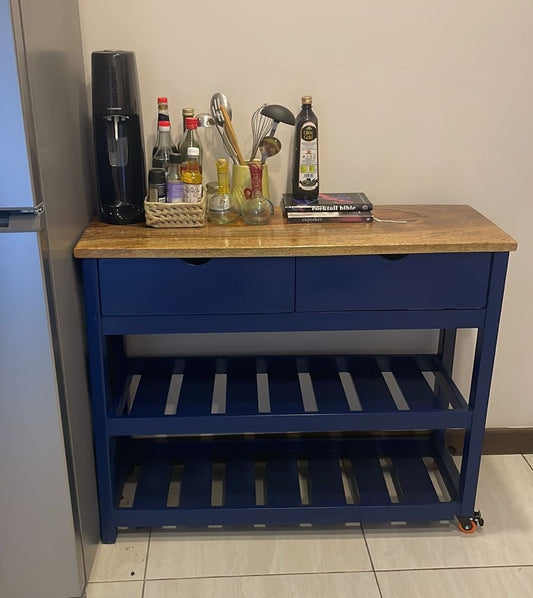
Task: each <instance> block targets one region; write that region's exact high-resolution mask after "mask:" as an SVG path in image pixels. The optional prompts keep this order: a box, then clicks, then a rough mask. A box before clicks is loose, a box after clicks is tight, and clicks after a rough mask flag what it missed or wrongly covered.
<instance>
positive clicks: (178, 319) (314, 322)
mask: <svg viewBox="0 0 533 598" xmlns="http://www.w3.org/2000/svg"><path fill="white" fill-rule="evenodd" d="M483 311H484V310H481V309H457V310H449V311H448V310H445V309H438V310H420V311H416V310H387V311H374V312H371V311H356V312H348V311H346V312H322V313H320V316H319V315H318V314H317V313H303V312H300V313H280V314H260V313H258V314H239V315H234V314H229V315H225V316H224V317H223V318H221V317H220V315H218V314H217V315H213V314H206V315H201V316H195V315H183V316H115V317H113V316H106V317H105V318H103V322H102V326H103V332H104V334H171V333H176V334H177V333H196V332H277V331H279V332H298V331H306V330H417V329H431V328H452V327H456V328H477V327H478V326H479V325H480V324H482V322H483V320H484V313H483Z"/></svg>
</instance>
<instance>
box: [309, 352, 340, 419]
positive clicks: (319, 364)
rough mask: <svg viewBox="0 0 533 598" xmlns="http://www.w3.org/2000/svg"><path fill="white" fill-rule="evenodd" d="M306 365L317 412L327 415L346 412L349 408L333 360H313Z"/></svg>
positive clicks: (328, 358)
mask: <svg viewBox="0 0 533 598" xmlns="http://www.w3.org/2000/svg"><path fill="white" fill-rule="evenodd" d="M308 363H309V372H310V374H311V380H312V382H313V389H314V392H315V398H316V402H317V406H318V410H319V411H320V412H327V413H345V412H348V411H349V406H348V402H347V400H346V394H345V392H344V389H343V386H342V382H341V379H340V378H339V370H338V368H337V365H336V363H335V359H334V358H332V357H325V358H313V359H309V360H308Z"/></svg>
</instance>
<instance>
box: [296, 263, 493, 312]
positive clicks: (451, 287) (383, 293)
mask: <svg viewBox="0 0 533 598" xmlns="http://www.w3.org/2000/svg"><path fill="white" fill-rule="evenodd" d="M491 259H492V258H491V254H490V253H461V254H458V253H437V254H412V255H398V256H379V255H368V256H366V255H365V256H343V257H335V258H328V257H309V258H297V259H296V311H349V310H379V309H445V308H447V309H460V308H480V307H483V306H485V304H486V300H487V289H488V282H489V273H490V265H491Z"/></svg>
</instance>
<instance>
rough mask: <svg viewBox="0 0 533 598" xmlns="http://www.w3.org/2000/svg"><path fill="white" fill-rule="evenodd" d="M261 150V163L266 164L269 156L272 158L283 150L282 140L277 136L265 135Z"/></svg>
mask: <svg viewBox="0 0 533 598" xmlns="http://www.w3.org/2000/svg"><path fill="white" fill-rule="evenodd" d="M259 151H260V152H261V163H262V164H264V163H265V162H266V160H267V158H272V156H275V155H276V154H279V152H280V151H281V141H280V140H279V139H278V138H277V137H270V136H268V135H267V136H266V137H263V140H262V141H261V145H260V146H259Z"/></svg>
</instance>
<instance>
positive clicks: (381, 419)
mask: <svg viewBox="0 0 533 598" xmlns="http://www.w3.org/2000/svg"><path fill="white" fill-rule="evenodd" d="M471 420H472V414H471V412H469V411H466V410H465V411H459V410H454V411H452V410H450V411H433V412H418V413H417V412H414V411H394V412H378V413H373V412H369V413H363V412H360V411H354V412H352V413H333V414H332V413H324V412H317V413H304V414H294V415H290V414H278V415H271V414H260V415H249V416H248V415H242V416H227V415H225V414H217V415H215V416H211V415H204V416H194V415H188V416H186V417H180V416H176V417H173V416H164V417H163V416H162V417H146V418H131V417H130V418H124V417H109V419H108V431H109V434H110V435H114V436H130V435H132V434H133V435H139V434H177V435H190V434H205V433H206V432H205V431H206V430H209V433H211V434H243V433H246V432H248V433H269V432H270V433H273V432H277V433H279V432H286V431H287V430H291V431H293V432H324V431H325V430H328V431H331V432H349V431H353V432H358V431H369V430H376V429H384V430H413V429H417V430H428V429H437V428H442V427H444V428H467V427H468V426H469V425H470V422H471Z"/></svg>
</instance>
